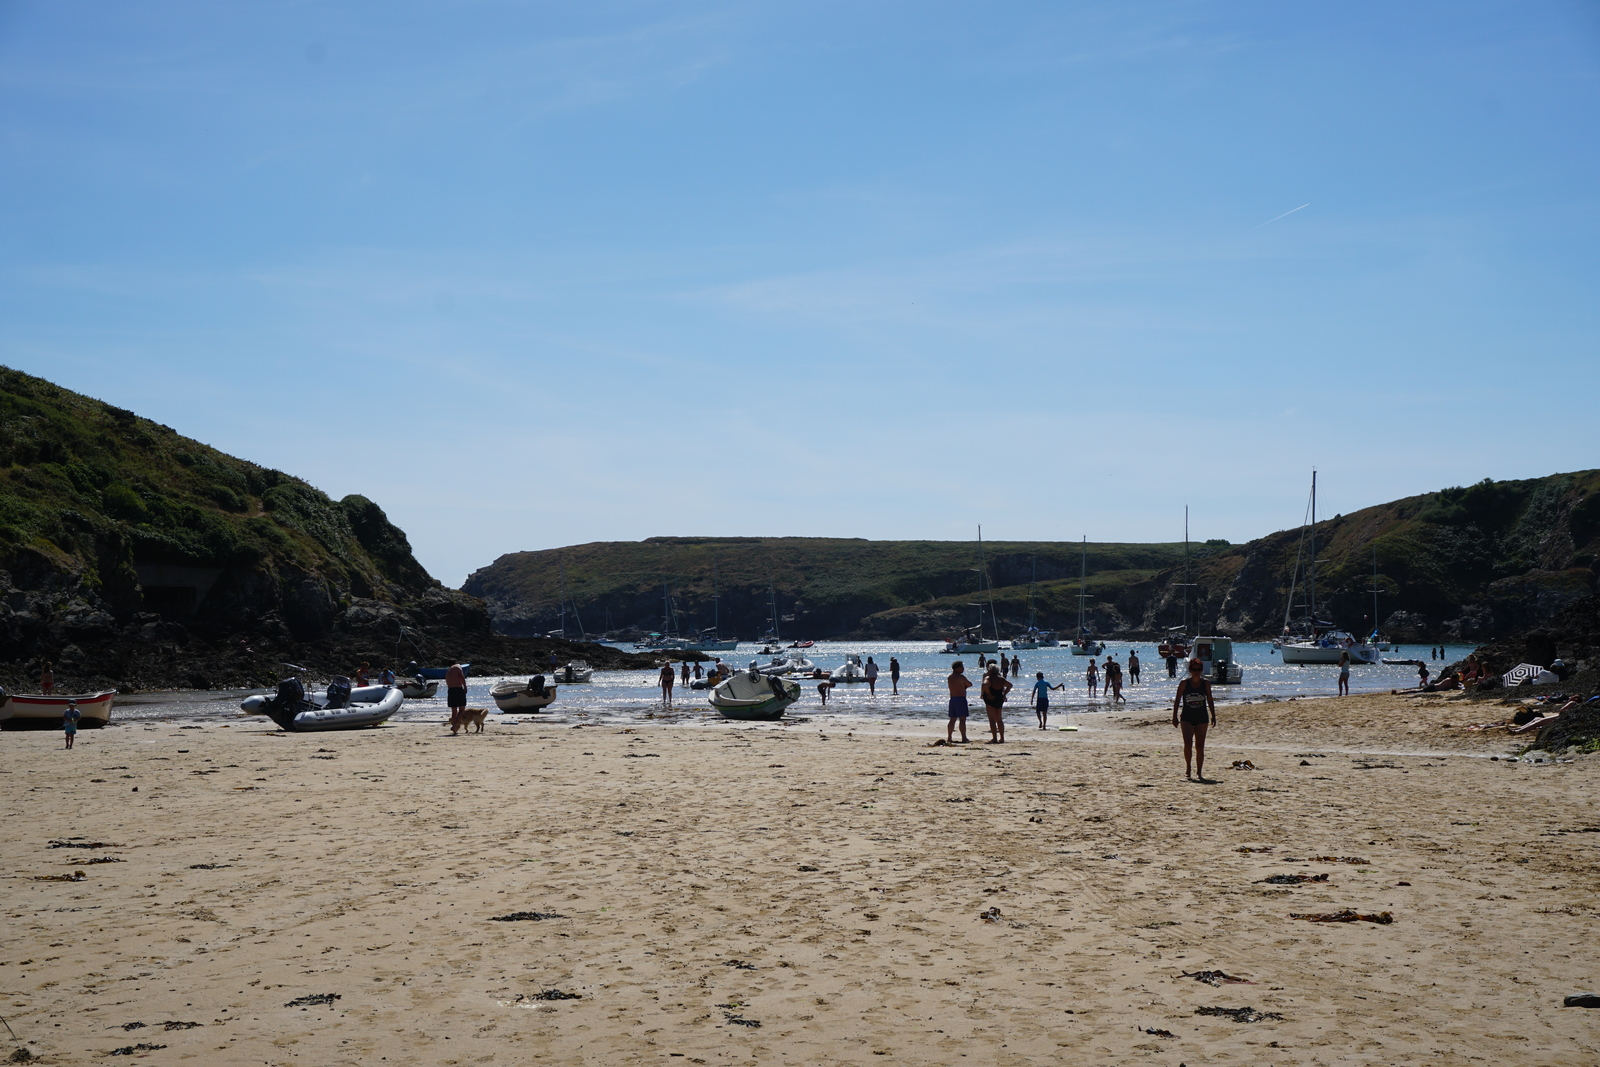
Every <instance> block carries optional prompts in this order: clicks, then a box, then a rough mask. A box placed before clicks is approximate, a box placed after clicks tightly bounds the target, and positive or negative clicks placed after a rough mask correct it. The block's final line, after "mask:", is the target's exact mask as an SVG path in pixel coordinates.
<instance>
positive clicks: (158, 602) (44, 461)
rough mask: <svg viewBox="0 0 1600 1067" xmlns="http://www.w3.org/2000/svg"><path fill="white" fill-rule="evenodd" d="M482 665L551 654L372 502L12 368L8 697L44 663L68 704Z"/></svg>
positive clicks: (2, 665)
mask: <svg viewBox="0 0 1600 1067" xmlns="http://www.w3.org/2000/svg"><path fill="white" fill-rule="evenodd" d="M474 654H477V655H479V656H480V662H481V661H482V660H485V659H495V658H498V659H500V660H504V661H507V666H508V667H510V668H511V669H513V670H517V669H520V667H521V665H522V664H523V663H524V661H527V662H535V663H536V662H542V661H543V658H544V657H543V653H542V652H541V651H539V650H535V649H532V648H529V647H518V646H511V645H506V644H505V643H504V641H503V639H498V638H496V637H494V635H493V634H492V633H491V630H490V625H489V617H488V614H487V611H486V610H485V608H484V605H483V603H482V601H480V600H477V599H476V598H474V597H471V596H467V595H465V594H463V593H459V592H456V591H453V590H449V589H446V588H444V587H443V586H442V585H440V583H439V582H437V581H435V580H434V579H433V578H432V577H430V576H429V575H428V573H427V571H426V570H425V569H424V568H423V567H422V566H421V564H419V563H418V562H417V560H416V558H415V557H414V556H413V555H412V553H411V546H410V544H409V543H408V542H407V540H406V535H405V534H404V532H402V531H401V530H400V529H398V528H397V527H396V526H394V524H392V523H391V522H389V520H388V518H387V517H386V516H385V515H384V513H383V510H382V509H381V508H380V507H379V506H378V505H377V504H375V503H373V502H372V501H371V500H368V499H366V498H365V497H362V496H347V497H345V498H344V499H342V500H331V499H329V498H328V497H327V496H326V495H325V494H323V493H322V492H320V491H318V490H317V489H315V488H313V487H312V486H310V485H308V484H306V483H305V482H304V481H302V480H300V479H298V478H295V477H292V476H291V475H288V474H285V473H283V472H281V471H276V470H269V469H266V468H263V467H260V466H257V465H256V464H253V463H249V462H246V461H244V460H240V459H235V458H233V457H232V456H227V455H224V454H223V453H221V452H218V451H217V450H216V449H213V448H210V447H209V446H207V445H204V444H201V443H200V442H198V441H194V440H191V439H189V438H187V437H183V436H182V435H180V434H178V433H177V432H176V431H174V430H173V429H171V428H170V427H167V426H163V425H160V424H159V423H155V422H151V421H150V420H148V419H143V418H140V417H139V416H137V415H135V414H134V413H133V412H131V411H125V410H123V409H121V408H117V407H114V406H112V405H109V404H105V403H102V402H101V401H99V400H94V399H91V398H89V397H86V396H80V395H79V394H76V393H73V392H69V391H68V390H65V389H61V388H58V387H57V386H55V385H52V384H51V383H49V382H47V381H44V380H42V379H39V378H35V377H32V376H29V375H26V374H22V373H20V372H18V371H15V370H10V369H7V368H0V684H5V685H7V686H8V687H13V688H21V689H31V688H33V686H34V685H35V683H36V682H37V678H38V670H39V668H40V667H41V666H42V665H43V663H44V662H46V661H53V662H54V664H55V669H56V673H57V675H58V678H59V679H60V686H61V687H62V688H87V687H89V686H99V685H106V684H111V685H122V686H130V687H140V688H148V687H155V686H191V687H195V688H209V687H213V686H221V685H245V684H270V683H271V682H272V681H273V680H274V679H275V678H276V677H277V672H278V670H279V668H280V665H281V661H282V660H286V659H287V660H292V661H294V662H301V663H303V664H304V665H306V666H308V667H312V668H320V669H324V670H326V671H329V672H335V671H343V672H349V671H352V670H353V669H354V668H355V666H356V665H357V664H358V663H359V662H360V661H361V660H362V659H366V660H368V661H369V662H372V663H374V664H375V665H376V664H380V663H384V662H389V663H400V664H403V663H404V662H405V661H407V660H409V659H411V658H413V657H416V658H419V659H423V660H440V659H448V658H452V657H456V656H460V657H463V658H468V657H471V656H473V655H474ZM590 658H591V659H594V658H595V656H591V657H590Z"/></svg>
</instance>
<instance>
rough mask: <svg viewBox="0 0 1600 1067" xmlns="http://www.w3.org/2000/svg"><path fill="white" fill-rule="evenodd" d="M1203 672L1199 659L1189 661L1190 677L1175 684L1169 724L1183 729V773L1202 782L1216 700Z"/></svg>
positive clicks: (1214, 717)
mask: <svg viewBox="0 0 1600 1067" xmlns="http://www.w3.org/2000/svg"><path fill="white" fill-rule="evenodd" d="M1204 671H1205V667H1204V665H1202V664H1201V662H1200V661H1199V660H1197V659H1192V660H1190V661H1189V677H1187V678H1185V679H1184V680H1183V681H1181V682H1179V683H1178V692H1177V694H1176V695H1175V696H1174V697H1173V698H1172V725H1173V726H1176V727H1180V728H1181V729H1182V730H1183V776H1184V777H1185V778H1190V779H1193V778H1196V777H1198V779H1199V780H1200V781H1202V782H1204V781H1206V731H1207V730H1208V729H1210V728H1211V727H1212V726H1215V725H1217V701H1216V699H1215V698H1214V697H1213V696H1212V695H1211V683H1210V682H1208V681H1206V676H1205V673H1204ZM1207 710H1209V711H1210V715H1209V717H1208V716H1207V714H1206V713H1207ZM1191 763H1192V765H1193V770H1192V771H1191V770H1190V766H1191Z"/></svg>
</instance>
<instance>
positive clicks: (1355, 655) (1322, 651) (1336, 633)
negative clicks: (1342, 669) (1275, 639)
mask: <svg viewBox="0 0 1600 1067" xmlns="http://www.w3.org/2000/svg"><path fill="white" fill-rule="evenodd" d="M1278 651H1279V652H1280V653H1282V655H1283V662H1284V663H1288V664H1302V665H1303V664H1325V663H1338V662H1339V658H1340V657H1341V656H1342V655H1343V654H1344V653H1346V652H1348V653H1350V662H1351V663H1363V664H1372V663H1379V662H1381V661H1382V655H1381V653H1380V652H1379V651H1378V648H1377V646H1376V645H1374V644H1372V643H1371V642H1369V641H1357V640H1356V639H1355V638H1354V637H1351V636H1350V635H1349V634H1347V633H1345V632H1344V631H1343V630H1332V631H1329V632H1328V633H1325V634H1321V635H1320V636H1317V637H1313V638H1307V639H1306V640H1303V641H1285V642H1284V643H1283V645H1282V646H1280V647H1279V649H1278Z"/></svg>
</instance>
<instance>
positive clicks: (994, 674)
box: [982, 663, 1011, 745]
mask: <svg viewBox="0 0 1600 1067" xmlns="http://www.w3.org/2000/svg"><path fill="white" fill-rule="evenodd" d="M1009 692H1011V683H1010V682H1009V681H1008V680H1007V679H1006V676H1005V675H1004V674H1001V673H1000V664H998V663H990V664H989V671H988V673H987V674H985V675H984V676H983V690H982V695H983V709H984V710H985V711H987V712H988V713H989V744H991V745H1003V744H1005V740H1006V719H1005V711H1006V694H1007V693H1009Z"/></svg>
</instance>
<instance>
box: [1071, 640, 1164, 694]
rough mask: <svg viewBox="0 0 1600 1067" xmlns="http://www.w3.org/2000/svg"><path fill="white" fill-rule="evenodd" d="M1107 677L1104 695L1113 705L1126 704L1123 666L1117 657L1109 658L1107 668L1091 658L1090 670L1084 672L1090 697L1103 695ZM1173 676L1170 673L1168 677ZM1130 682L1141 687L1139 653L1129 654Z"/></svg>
mask: <svg viewBox="0 0 1600 1067" xmlns="http://www.w3.org/2000/svg"><path fill="white" fill-rule="evenodd" d="M1102 674H1103V675H1104V677H1105V682H1104V693H1105V695H1106V696H1108V697H1110V698H1111V702H1112V703H1113V704H1115V703H1117V702H1119V701H1120V702H1122V703H1124V704H1126V703H1127V702H1128V698H1127V697H1125V696H1123V695H1122V664H1120V663H1118V662H1117V660H1116V657H1115V656H1107V657H1106V662H1105V666H1104V667H1102V666H1100V665H1099V664H1097V663H1095V661H1094V657H1093V656H1090V657H1089V668H1088V670H1087V671H1085V672H1084V681H1085V683H1086V684H1087V685H1088V687H1089V695H1090V696H1099V695H1100V694H1101V681H1100V679H1101V676H1102ZM1171 674H1172V672H1171V671H1168V675H1169V676H1170V675H1171ZM1128 682H1129V684H1131V685H1139V684H1140V682H1139V653H1137V652H1129V653H1128Z"/></svg>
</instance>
